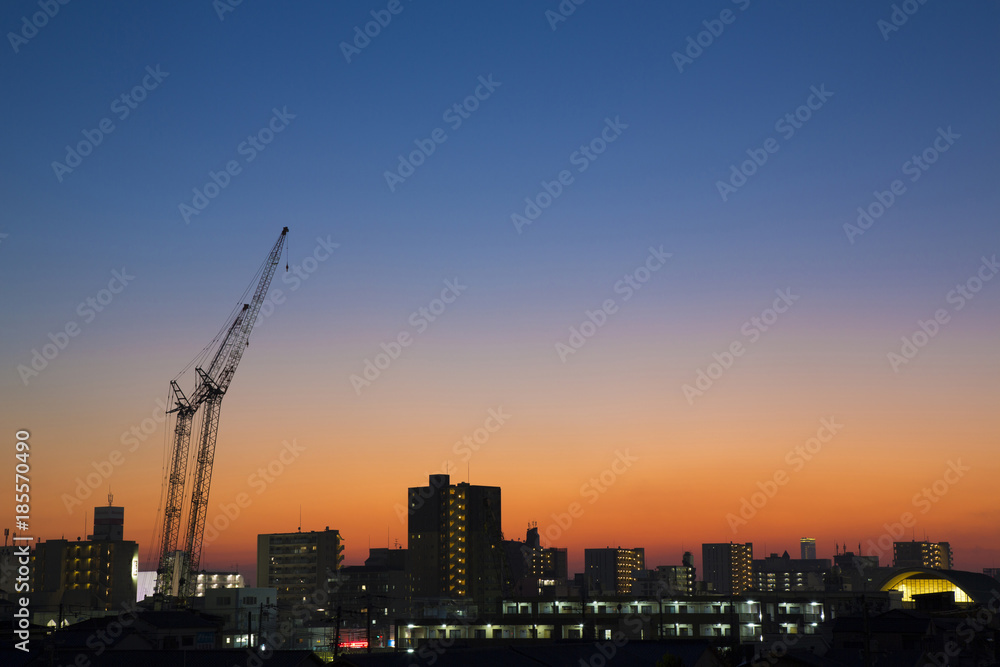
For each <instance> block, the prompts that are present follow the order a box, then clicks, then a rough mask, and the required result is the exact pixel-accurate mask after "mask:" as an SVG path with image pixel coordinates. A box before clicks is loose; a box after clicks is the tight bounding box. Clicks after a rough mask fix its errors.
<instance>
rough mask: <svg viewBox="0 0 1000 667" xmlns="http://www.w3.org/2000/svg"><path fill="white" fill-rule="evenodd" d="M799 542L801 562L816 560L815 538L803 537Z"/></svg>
mask: <svg viewBox="0 0 1000 667" xmlns="http://www.w3.org/2000/svg"><path fill="white" fill-rule="evenodd" d="M799 542H800V545H799V549H800V551H801V553H800V558H802V560H816V538H815V537H803V538H802V539H801V540H799Z"/></svg>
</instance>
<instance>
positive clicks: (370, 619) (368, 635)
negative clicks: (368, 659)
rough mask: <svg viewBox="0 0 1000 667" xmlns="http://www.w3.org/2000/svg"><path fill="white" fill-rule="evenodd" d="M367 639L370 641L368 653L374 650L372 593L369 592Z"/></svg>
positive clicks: (366, 607) (366, 625) (366, 615)
mask: <svg viewBox="0 0 1000 667" xmlns="http://www.w3.org/2000/svg"><path fill="white" fill-rule="evenodd" d="M365 640H366V641H367V642H368V647H367V650H366V651H365V652H366V653H371V652H372V595H371V593H369V594H368V604H367V605H365Z"/></svg>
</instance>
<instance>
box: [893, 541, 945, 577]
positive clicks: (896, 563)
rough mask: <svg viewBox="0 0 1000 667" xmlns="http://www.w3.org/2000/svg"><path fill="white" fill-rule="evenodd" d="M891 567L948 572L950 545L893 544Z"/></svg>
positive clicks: (924, 543) (926, 543)
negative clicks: (921, 568)
mask: <svg viewBox="0 0 1000 667" xmlns="http://www.w3.org/2000/svg"><path fill="white" fill-rule="evenodd" d="M892 566H893V567H929V568H933V569H935V570H950V569H951V566H952V554H951V545H950V544H948V543H947V542H916V541H911V542H893V543H892Z"/></svg>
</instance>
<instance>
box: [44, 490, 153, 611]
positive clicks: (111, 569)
mask: <svg viewBox="0 0 1000 667" xmlns="http://www.w3.org/2000/svg"><path fill="white" fill-rule="evenodd" d="M109 501H110V498H109ZM124 520H125V508H123V507H114V506H110V505H109V506H107V507H97V508H95V509H94V533H93V534H92V535H89V536H88V539H87V540H80V539H77V540H76V541H70V540H66V539H58V540H47V541H44V542H39V544H38V545H37V546H36V547H35V551H34V554H33V558H32V575H33V576H32V597H31V602H32V606H33V607H34V608H35V609H38V610H45V611H46V612H51V614H50V618H52V619H56V617H57V616H58V611H57V610H58V609H59V608H60V606H62V607H73V608H75V609H79V610H83V609H89V610H94V611H112V610H120V609H121V608H122V605H124V604H133V603H135V600H136V591H137V590H138V579H139V545H138V544H137V543H135V542H132V541H129V540H125V539H124ZM57 622H58V621H57Z"/></svg>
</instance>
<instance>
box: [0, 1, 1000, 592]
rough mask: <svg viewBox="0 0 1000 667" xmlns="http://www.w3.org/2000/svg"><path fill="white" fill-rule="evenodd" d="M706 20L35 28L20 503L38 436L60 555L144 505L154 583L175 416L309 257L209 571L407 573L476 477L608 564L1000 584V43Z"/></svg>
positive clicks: (21, 86)
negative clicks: (408, 560)
mask: <svg viewBox="0 0 1000 667" xmlns="http://www.w3.org/2000/svg"><path fill="white" fill-rule="evenodd" d="M681 4H682V3H654V2H631V3H612V2H607V1H601V0H591V1H590V2H583V3H581V4H579V5H577V4H575V3H572V2H568V1H567V2H562V3H559V2H556V1H555V0H548V1H542V2H522V1H517V0H515V1H512V2H504V3H430V2H422V1H421V0H399V1H398V2H396V1H393V2H382V1H381V0H378V1H375V2H351V3H326V2H301V3H291V4H289V3H277V2H263V1H254V2H243V3H240V4H231V3H229V2H227V0H218V1H217V2H214V3H213V2H208V1H207V0H206V1H204V2H198V3H181V4H179V5H171V6H170V7H169V8H167V7H150V6H146V5H136V4H134V3H124V2H109V3H101V5H100V6H98V7H94V6H90V5H88V4H86V3H69V4H65V5H61V4H60V5H58V11H57V12H55V9H53V7H54V6H55V5H53V7H50V8H49V13H50V14H52V13H53V12H55V13H54V15H51V16H48V15H45V14H44V8H45V6H46V5H45V3H44V2H42V3H38V2H27V1H24V0H17V1H15V2H9V3H5V4H4V6H3V7H2V8H0V27H2V28H3V32H4V33H5V34H6V39H5V41H6V42H7V43H6V44H5V45H3V46H0V59H2V63H0V86H2V89H3V90H4V91H5V93H6V94H4V95H3V96H2V97H0V110H2V114H3V118H4V120H5V124H4V129H3V132H2V137H3V143H2V151H0V168H2V174H3V178H2V179H0V196H2V200H3V202H4V205H3V207H2V211H3V212H2V217H0V285H2V287H0V289H2V292H3V306H4V307H3V308H0V331H2V335H0V355H2V360H0V396H2V398H3V409H2V412H0V434H2V438H0V440H2V441H3V442H6V443H8V444H7V445H6V447H7V448H8V449H7V451H8V452H9V454H7V455H6V456H7V461H8V463H7V464H5V467H4V469H5V470H7V471H8V472H6V473H5V474H4V475H3V476H2V479H0V497H5V498H10V497H11V495H12V492H13V488H12V487H13V483H14V480H13V479H12V478H13V472H12V471H13V470H14V466H15V464H16V463H18V461H16V460H15V459H14V458H13V456H14V453H15V451H14V450H15V445H16V441H17V432H18V430H19V429H24V430H27V431H28V432H29V433H30V439H29V440H30V446H31V449H30V461H29V463H30V484H31V507H30V524H29V525H30V528H29V533H30V534H33V535H37V536H38V538H40V539H52V538H58V537H61V536H65V537H67V538H69V539H74V538H76V537H78V536H82V537H85V536H86V535H87V534H88V533H89V532H90V528H89V526H88V522H89V521H90V520H91V519H92V512H93V507H94V506H95V505H103V504H106V503H107V494H108V492H109V489H110V491H111V492H112V493H113V494H114V502H115V504H116V505H123V506H124V507H125V508H126V514H125V516H126V528H125V531H126V537H127V538H128V539H134V540H136V541H138V542H139V544H140V554H141V556H142V559H143V567H144V568H146V567H149V568H152V567H153V564H152V562H151V560H150V557H151V556H152V553H153V549H152V548H151V544H152V539H153V535H154V533H155V530H156V527H157V525H158V522H159V521H160V520H161V519H159V518H158V508H160V507H161V506H162V492H163V477H164V462H165V456H166V448H167V446H168V443H169V437H168V432H169V428H170V424H169V422H167V421H165V418H164V415H163V406H164V401H165V400H166V399H167V397H168V391H169V381H170V380H171V379H172V378H175V377H177V375H178V373H180V372H181V371H182V370H183V369H184V368H185V367H186V365H187V364H188V362H189V361H191V360H192V359H193V358H195V356H196V355H197V354H198V353H199V351H201V350H202V349H203V348H204V347H205V346H206V345H208V344H209V343H210V342H211V340H212V338H213V336H214V335H215V334H216V332H217V331H218V330H219V329H220V328H221V327H222V326H223V325H224V324H225V322H226V317H227V315H228V313H230V311H231V310H232V308H233V307H234V306H236V305H238V303H239V299H240V295H241V294H242V293H243V291H244V290H245V289H246V288H247V286H248V285H249V284H250V283H251V281H252V280H253V278H254V272H255V271H256V270H257V268H258V267H259V265H260V264H261V262H262V261H263V260H264V258H265V257H266V256H267V253H268V251H269V249H270V248H271V247H272V245H273V244H274V243H275V241H276V240H277V239H278V236H279V233H280V231H281V229H282V227H284V226H287V227H288V228H289V233H288V235H287V242H286V246H285V250H284V253H283V258H282V261H281V266H280V267H279V269H278V272H277V273H276V274H275V276H274V279H273V282H272V284H271V289H270V291H269V294H268V301H267V302H266V303H265V304H264V307H263V310H262V314H263V316H262V317H261V319H260V321H259V322H258V323H257V326H256V327H255V329H254V333H253V335H252V337H251V344H250V347H249V348H248V349H247V351H246V353H245V354H244V356H243V360H242V363H241V365H240V367H239V369H238V371H237V373H236V375H235V378H234V380H233V382H232V385H231V388H230V390H229V392H228V394H227V395H226V398H225V401H224V402H223V409H222V416H221V426H220V430H219V436H218V449H217V454H216V459H215V469H214V477H213V482H212V490H211V499H210V509H209V514H208V520H209V528H208V530H207V532H206V538H205V545H206V546H205V553H204V556H203V560H202V566H203V567H208V568H220V569H225V568H230V567H234V566H238V567H239V569H240V570H241V571H243V572H244V573H245V574H246V575H247V576H248V578H249V579H251V580H253V578H254V561H255V548H256V546H255V544H256V539H255V535H256V534H258V533H268V532H290V531H294V530H296V529H298V528H299V527H300V526H301V528H302V530H322V529H324V528H325V527H327V526H329V527H330V528H333V529H336V530H339V531H340V532H341V534H342V535H343V537H344V540H345V545H346V550H345V563H347V564H360V563H362V562H363V560H364V559H365V557H366V556H367V553H368V548H369V546H371V547H381V546H386V545H387V544H388V545H393V544H400V545H403V546H405V543H406V523H405V510H402V508H403V506H404V505H405V502H406V489H407V487H411V486H422V485H425V484H426V483H427V479H428V475H430V474H434V473H439V472H449V473H450V474H451V475H452V480H453V481H471V483H473V484H482V485H489V486H499V487H501V489H502V493H503V508H502V528H503V531H504V534H505V536H506V537H507V538H508V539H511V538H521V539H523V537H524V535H525V531H526V529H527V528H528V526H529V525H533V524H536V525H537V526H538V528H539V529H540V532H541V534H542V536H543V539H545V541H546V543H548V544H549V545H551V546H560V547H566V548H568V549H569V557H570V569H571V571H579V569H581V567H582V561H583V549H584V548H590V547H605V546H623V547H644V548H645V549H646V557H647V565H649V566H654V565H659V564H679V563H680V561H681V557H682V554H683V552H684V551H688V550H690V551H692V552H694V553H695V556H696V562H698V563H699V564H700V551H701V549H700V545H701V544H702V543H708V542H728V541H736V542H752V543H753V545H754V554H755V556H758V557H759V556H761V555H766V554H768V553H772V552H775V553H781V552H782V551H784V550H786V549H787V550H788V551H789V552H790V553H791V554H792V555H793V556H797V554H798V542H799V538H801V537H813V538H816V539H817V544H818V553H819V555H820V557H826V558H829V557H832V555H833V554H834V552H835V550H836V549H837V548H838V545H844V544H845V543H846V544H847V545H848V546H849V548H850V549H851V550H853V551H855V552H856V551H857V550H858V547H859V546H860V548H861V552H862V553H865V554H875V555H880V556H881V561H882V563H887V562H891V541H892V539H913V538H915V539H923V538H925V537H926V538H928V539H931V540H934V541H949V542H950V543H951V544H952V547H953V550H954V553H955V566H956V568H959V569H967V570H972V571H979V570H981V568H984V567H994V566H998V565H1000V531H998V528H997V526H998V525H1000V496H998V495H997V494H996V490H995V486H994V483H995V482H994V480H995V479H996V478H997V476H998V474H1000V457H998V456H997V445H998V436H997V427H996V426H997V425H996V405H997V399H998V398H1000V384H998V380H997V378H998V377H1000V375H998V371H1000V353H998V348H997V345H996V343H997V337H996V332H997V325H998V324H1000V315H998V313H1000V310H998V305H1000V280H993V278H994V277H995V276H996V274H997V273H998V271H1000V267H998V265H997V259H996V258H997V254H998V252H1000V228H998V226H997V213H998V211H1000V190H998V188H997V187H996V179H997V169H996V155H997V154H998V151H1000V132H998V127H997V123H996V119H997V118H998V117H1000V94H998V90H1000V88H998V83H1000V81H998V68H1000V58H998V56H1000V42H998V41H997V40H996V30H997V25H998V20H1000V9H998V8H997V6H996V5H995V4H994V3H961V4H960V5H955V4H954V3H945V2H927V3H924V4H919V3H916V2H909V3H907V2H904V3H895V4H894V3H890V2H864V3H862V2H854V3H777V4H776V3H763V2H759V1H758V0H739V1H735V2H728V1H721V0H717V1H715V2H710V3H684V4H683V6H680V5H681ZM40 7H41V8H40ZM39 12H42V14H39ZM366 31H367V34H366ZM286 263H287V265H288V270H287V271H286V269H285V264H286ZM401 341H402V342H403V343H405V344H400V342H401ZM179 381H180V382H181V385H182V386H183V387H184V388H185V390H186V391H190V390H191V388H193V386H194V376H193V372H192V371H191V370H190V369H189V370H188V372H187V373H186V374H184V375H181V377H180V380H179ZM188 488H189V489H190V487H188ZM238 499H239V500H240V501H241V502H239V503H238V502H237V500H238ZM401 510H402V511H401ZM4 513H5V519H4V521H3V525H4V527H8V526H10V527H12V528H13V527H14V508H13V507H10V509H7V510H4ZM300 517H301V519H300ZM22 532H23V531H22Z"/></svg>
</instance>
